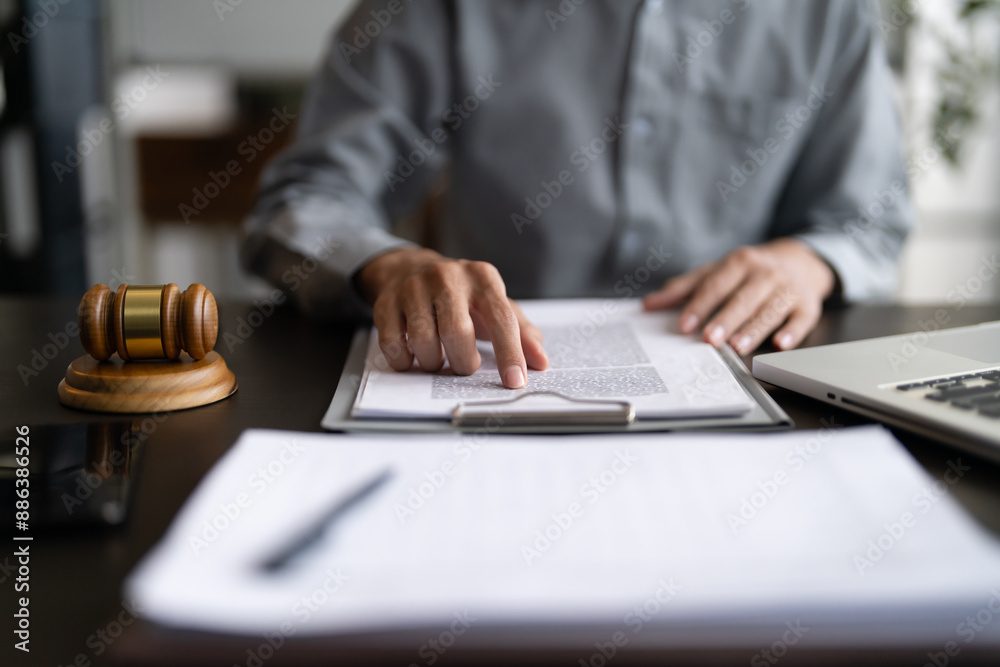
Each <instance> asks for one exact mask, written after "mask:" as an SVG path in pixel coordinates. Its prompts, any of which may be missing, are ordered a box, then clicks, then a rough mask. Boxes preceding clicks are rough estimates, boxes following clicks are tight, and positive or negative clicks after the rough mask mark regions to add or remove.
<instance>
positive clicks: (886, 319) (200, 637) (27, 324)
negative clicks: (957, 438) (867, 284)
mask: <svg viewBox="0 0 1000 667" xmlns="http://www.w3.org/2000/svg"><path fill="white" fill-rule="evenodd" d="M76 304H77V302H76V301H75V300H74V301H69V300H11V299H3V300H0V355H2V357H3V359H4V367H3V371H2V372H3V375H2V382H0V403H2V405H3V410H2V417H0V426H2V429H3V430H2V432H3V433H5V434H6V435H5V436H4V437H7V438H13V437H14V426H15V425H18V424H48V423H71V422H89V421H105V420H111V419H116V418H115V417H113V416H103V415H96V414H89V413H83V412H76V411H73V410H69V409H66V408H63V407H62V406H60V405H59V403H58V401H57V399H56V385H57V384H58V382H59V379H60V378H61V377H62V374H63V372H64V371H65V368H66V366H67V364H69V362H70V361H71V360H72V359H74V358H75V357H77V356H79V355H80V354H82V349H81V347H80V344H79V340H77V339H72V340H70V341H69V343H68V345H67V346H66V347H65V348H64V349H61V350H58V352H57V353H56V354H55V355H54V358H52V359H51V360H48V359H46V360H45V361H46V364H45V367H44V368H42V369H41V370H39V371H38V375H37V376H29V377H28V378H27V383H25V381H23V380H22V377H21V375H20V374H19V372H18V366H19V365H24V366H25V367H28V368H31V363H32V356H33V354H32V351H33V350H39V351H40V352H42V348H43V347H44V346H46V345H47V344H49V343H53V339H55V341H56V343H53V345H56V344H57V343H58V342H59V341H60V340H61V337H60V336H59V332H62V331H64V330H65V329H66V326H67V324H68V323H70V322H74V321H75V319H76ZM221 310H222V312H221V322H220V340H219V343H218V345H217V349H218V350H219V351H220V352H221V353H222V355H223V356H224V357H225V359H226V361H227V362H228V364H229V366H230V367H231V368H232V370H233V371H234V372H235V373H236V376H237V378H238V380H239V384H240V389H239V392H238V393H237V394H236V395H235V396H233V397H231V398H230V399H228V400H225V401H223V402H221V403H217V404H215V405H210V406H206V407H203V408H199V409H195V410H188V411H182V412H177V413H174V414H170V415H166V416H163V417H162V420H161V421H158V422H157V421H150V422H148V424H149V425H154V424H155V430H153V431H152V433H151V434H150V436H149V438H148V440H147V442H146V445H145V446H146V451H145V454H144V460H143V462H142V467H141V470H140V476H139V480H138V484H137V490H136V495H135V503H134V506H133V512H132V516H131V519H130V521H129V522H128V524H127V525H126V526H125V527H123V528H121V529H114V530H104V531H98V532H94V533H92V534H81V533H74V534H68V535H61V536H58V535H40V536H36V540H35V542H34V543H33V546H32V578H31V596H32V597H31V620H32V628H33V633H32V642H31V647H32V652H31V656H30V662H27V663H25V662H21V661H20V658H19V657H18V656H15V658H18V660H19V661H18V662H14V663H11V662H7V661H6V660H3V661H2V662H3V664H31V665H69V664H73V662H74V661H80V662H78V664H86V662H87V661H89V662H90V663H91V664H94V663H97V664H100V663H102V662H105V661H106V660H107V659H108V657H109V656H112V657H114V656H117V657H118V658H119V659H120V660H122V661H125V662H132V661H135V660H137V659H138V657H141V658H142V659H143V660H146V659H153V658H156V657H157V656H158V657H159V661H160V662H161V664H176V663H177V662H178V661H180V660H182V659H184V660H185V661H186V660H191V661H196V662H199V663H203V664H230V665H231V664H246V661H247V649H248V648H250V647H251V646H256V645H257V643H259V642H255V641H254V638H249V639H244V638H221V637H213V636H210V635H204V634H199V633H178V632H171V631H166V630H164V629H161V628H158V627H155V626H153V625H151V624H146V623H143V622H142V621H141V620H140V621H138V622H135V623H131V622H130V624H129V626H128V627H127V628H126V629H125V632H124V634H122V635H121V637H119V638H117V639H114V640H113V642H112V643H111V644H110V649H109V650H107V651H105V652H103V653H102V655H100V656H97V655H96V653H97V652H98V650H99V649H100V648H102V647H107V646H109V645H108V644H107V643H105V642H104V640H102V639H100V638H99V637H98V635H97V634H96V633H98V631H104V632H107V631H108V629H109V628H110V629H112V630H114V629H115V626H113V625H111V626H109V624H111V623H113V622H114V621H115V619H116V618H117V617H119V616H120V615H121V616H122V619H123V620H126V621H131V616H130V614H128V613H127V609H126V608H124V607H123V602H124V603H128V602H129V601H128V600H124V601H123V600H122V599H121V593H120V586H121V583H122V580H123V579H124V577H125V576H126V574H127V573H128V572H129V571H130V570H131V569H132V567H133V566H134V565H135V564H136V563H137V562H138V560H139V559H140V558H141V557H142V556H143V555H144V554H145V553H146V552H147V551H148V550H149V549H150V548H151V547H152V546H153V544H154V543H155V542H156V541H157V540H158V539H159V538H160V536H161V535H162V534H163V533H164V531H165V530H166V529H167V527H168V525H169V524H170V521H171V519H172V517H173V516H174V514H175V513H176V512H177V510H178V509H179V508H180V507H181V505H182V504H183V502H184V500H185V499H186V498H187V496H188V494H190V493H191V491H192V490H193V489H194V488H195V486H196V485H197V484H198V482H199V480H200V479H201V478H202V476H203V475H204V474H205V473H206V472H207V471H208V470H209V468H210V467H211V466H212V464H213V463H215V461H216V460H217V459H218V458H219V457H220V456H221V455H222V454H223V453H224V452H225V451H226V449H227V448H228V447H229V446H230V445H232V443H233V442H234V441H235V440H236V438H237V436H238V435H239V434H240V432H241V431H243V429H246V428H251V427H266V428H276V429H292V430H306V431H316V430H319V421H320V418H321V417H322V415H323V413H324V411H325V410H326V407H327V404H328V402H329V400H330V398H331V397H332V395H333V391H334V388H335V386H336V383H337V379H338V377H339V374H340V369H341V365H342V364H343V361H344V358H345V355H346V353H347V345H348V342H349V340H350V333H351V332H350V331H349V330H348V329H346V328H344V327H339V326H336V325H330V324H316V323H309V322H306V321H304V320H302V319H301V318H300V317H299V316H298V315H297V314H296V313H295V312H293V311H291V310H287V309H278V310H275V311H273V312H272V313H271V314H269V315H266V316H260V317H258V316H253V317H252V318H249V317H248V316H249V315H250V314H251V313H252V312H254V311H255V310H256V308H255V307H254V306H252V305H247V304H223V305H222V308H221ZM936 310H938V309H937V308H902V307H855V308H848V309H843V310H835V311H832V312H828V313H827V314H826V315H824V318H823V321H822V323H821V324H820V326H819V327H818V328H817V329H816V331H815V332H814V333H813V334H812V335H811V336H810V337H809V339H808V340H807V341H806V344H807V345H817V344H822V343H828V342H835V341H846V340H854V339H859V338H866V337H871V336H878V335H886V334H893V333H905V332H909V331H915V330H918V329H920V328H921V324H922V323H924V322H929V321H931V320H932V319H933V318H934V315H935V311H936ZM945 310H946V312H947V314H948V316H949V318H950V319H949V325H950V326H960V325H964V324H973V323H976V322H980V321H986V320H996V319H1000V305H995V306H988V307H980V306H977V307H972V306H967V307H965V308H962V309H959V310H956V309H954V308H951V309H948V308H946V309H945ZM241 323H245V324H243V326H241ZM253 324H258V325H259V326H253ZM50 334H52V336H51V337H50ZM226 334H229V335H226ZM55 350H56V348H55V347H49V348H48V349H47V350H45V352H47V353H49V355H50V356H52V353H53V352H54V351H55ZM43 358H44V357H43ZM36 365H38V366H41V363H40V362H39V361H38V360H36ZM771 391H772V393H773V395H774V396H775V398H776V399H777V401H778V402H779V403H780V404H781V405H782V407H784V408H785V410H787V411H788V413H789V414H790V415H791V416H792V417H793V418H794V419H795V421H796V424H797V426H798V427H799V428H812V427H818V426H819V420H820V419H821V418H826V419H830V418H831V417H832V418H833V419H834V420H835V421H836V423H843V424H858V423H864V421H865V420H863V419H861V418H858V417H855V416H853V415H851V414H850V413H846V412H843V411H841V410H838V409H836V408H834V407H831V406H827V405H825V404H822V403H819V402H817V401H813V400H811V399H807V398H804V397H801V396H797V395H795V394H792V393H790V392H787V391H783V390H779V389H773V388H772V389H771ZM118 419H120V417H118ZM137 419H138V420H140V421H141V419H142V418H141V417H139V418H137ZM898 435H899V436H900V438H901V439H902V440H903V441H904V443H906V445H907V447H908V448H909V449H910V451H911V452H913V454H914V455H915V456H916V458H917V459H918V460H919V461H920V462H921V463H922V464H923V465H924V466H925V467H926V468H927V469H928V471H930V473H931V474H933V475H935V476H940V474H941V473H942V472H943V471H944V469H945V467H946V465H947V464H946V462H947V460H948V459H949V458H951V459H954V458H955V457H956V456H961V457H962V458H963V461H971V460H973V459H972V457H971V456H969V455H966V454H962V453H957V452H956V451H955V450H952V449H949V448H947V447H944V446H940V445H936V444H934V443H930V442H927V441H924V440H921V439H919V438H915V437H912V436H909V435H907V434H905V433H899V434H898ZM974 463H975V464H974V465H973V467H972V471H971V472H970V473H969V474H968V475H967V477H966V478H965V479H963V481H962V484H960V485H957V486H955V487H954V489H953V492H954V496H955V497H956V498H958V500H959V501H960V502H961V503H962V504H963V505H965V507H966V508H968V510H969V511H970V512H971V513H972V514H973V515H974V516H975V517H976V518H977V519H978V520H979V521H980V522H981V523H983V524H984V525H986V526H988V527H989V529H990V530H992V531H994V532H996V533H997V534H998V535H1000V512H998V511H997V507H1000V467H998V466H995V465H993V464H990V463H987V462H985V461H975V462H974ZM5 511H6V510H5ZM7 520H8V518H7V517H5V518H4V521H7ZM4 542H5V543H4V548H3V550H2V551H0V554H2V556H3V558H4V559H5V560H2V561H0V566H6V567H9V564H10V560H9V559H10V553H11V549H10V548H9V544H10V543H9V541H8V540H5V541H4ZM6 567H3V568H0V589H2V590H3V604H4V608H3V618H4V619H6V620H5V621H4V622H3V630H4V633H3V634H4V636H6V637H8V638H9V637H10V634H9V632H10V625H9V623H10V619H11V616H10V614H11V613H13V609H12V605H13V598H14V597H15V596H14V593H13V587H12V583H13V578H14V576H15V575H13V574H12V573H11V572H10V571H9V570H8V569H6ZM123 612H125V613H124V614H123ZM256 639H258V640H259V639H260V638H259V637H258V638H256ZM10 643H11V642H10V641H9V639H8V640H4V647H3V653H0V655H8V653H7V651H11V653H13V651H12V649H11V648H10ZM419 643H420V642H418V643H417V644H414V646H418V645H419ZM168 648H169V649H170V650H167V649H168ZM413 656H414V653H413V651H409V652H408V653H407V654H405V655H403V654H393V653H391V652H389V653H386V654H384V655H380V656H375V657H376V658H384V659H388V660H396V661H397V662H399V661H403V660H407V661H410V660H412V659H413ZM362 657H364V656H360V655H352V656H351V657H350V662H356V661H357V660H358V659H360V658H362ZM452 657H454V656H452ZM479 657H481V656H479ZM539 657H542V656H539ZM553 657H555V656H553ZM563 657H565V656H563ZM674 657H675V658H677V657H680V658H682V661H684V662H687V661H690V660H691V659H694V658H707V659H710V660H713V661H714V660H722V661H739V662H744V661H746V660H748V659H749V654H747V653H746V652H745V651H741V652H739V653H735V654H734V653H731V652H730V653H727V652H725V651H724V650H720V652H718V653H713V654H711V655H708V654H698V655H689V654H686V655H683V656H674ZM847 657H849V656H847V655H843V654H841V655H837V656H831V657H830V659H832V660H835V661H838V662H839V661H842V660H844V659H845V658H847ZM877 657H878V659H880V660H881V659H883V658H884V659H887V660H888V659H889V658H890V657H892V658H898V659H899V660H893V662H900V661H902V664H923V662H924V661H925V660H926V655H925V654H924V653H922V652H919V651H914V652H911V653H908V654H905V655H897V656H877ZM961 657H962V664H969V663H970V662H971V661H972V660H973V659H975V658H976V657H977V656H976V655H974V654H973V653H972V651H963V653H962V656H961ZM979 657H984V656H979ZM331 658H332V656H331V655H330V654H329V653H327V652H324V647H323V644H322V642H320V641H315V640H312V641H301V642H299V643H297V644H290V645H289V646H287V647H285V648H283V649H282V651H281V653H280V655H278V656H276V657H275V658H274V659H273V660H270V661H268V662H266V663H264V664H266V665H268V666H269V667H270V666H271V665H275V664H288V663H290V662H307V661H309V660H310V659H314V660H318V661H319V662H321V663H324V664H326V663H329V662H330V661H331ZM789 658H790V659H789V660H785V661H784V662H783V664H790V663H791V658H792V656H789ZM986 658H987V659H992V660H993V661H994V662H1000V659H998V657H997V656H995V655H994V656H992V657H989V656H986ZM444 662H445V664H448V662H449V660H445V661H444ZM570 662H572V663H573V664H576V663H575V660H570ZM621 662H622V660H621V659H619V658H616V663H621ZM660 662H662V661H660ZM344 664H350V663H347V662H345V663H344Z"/></svg>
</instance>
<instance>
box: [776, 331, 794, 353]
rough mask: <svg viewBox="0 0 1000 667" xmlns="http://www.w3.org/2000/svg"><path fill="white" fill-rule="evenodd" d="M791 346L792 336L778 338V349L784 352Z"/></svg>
mask: <svg viewBox="0 0 1000 667" xmlns="http://www.w3.org/2000/svg"><path fill="white" fill-rule="evenodd" d="M791 346H792V334H790V333H786V334H781V336H780V337H779V338H778V347H780V348H781V349H782V350H787V349H788V348H790V347H791Z"/></svg>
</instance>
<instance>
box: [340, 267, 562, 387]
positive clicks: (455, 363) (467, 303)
mask: <svg viewBox="0 0 1000 667" xmlns="http://www.w3.org/2000/svg"><path fill="white" fill-rule="evenodd" d="M355 281H356V284H357V286H358V288H359V289H360V290H361V294H362V296H364V298H365V299H366V300H367V301H368V303H369V304H371V305H372V309H373V313H374V319H375V327H376V328H377V329H378V342H379V347H380V348H381V349H382V353H383V354H384V355H385V358H386V360H387V361H388V362H389V364H390V365H391V366H392V367H393V368H394V369H395V370H397V371H405V370H408V369H409V368H410V367H411V366H413V358H414V357H416V359H417V362H418V363H419V364H420V367H421V368H422V369H423V370H425V371H431V372H435V371H438V370H441V367H442V366H443V365H444V361H445V356H447V358H448V364H449V365H450V366H451V368H452V370H453V371H455V373H457V374H458V375H471V374H472V373H474V372H475V371H476V370H477V369H478V368H479V365H480V363H481V362H482V359H481V358H480V356H479V351H478V350H477V349H476V338H481V339H483V340H489V341H491V342H492V343H493V351H494V352H495V353H496V359H497V368H498V369H499V371H500V380H501V381H502V382H503V385H504V386H505V387H507V388H508V389H519V388H521V387H523V386H525V383H526V379H527V369H528V368H529V367H530V368H532V369H535V370H545V369H546V368H548V366H549V360H548V357H547V356H546V355H545V350H544V349H542V334H541V332H540V331H539V330H538V327H536V326H535V325H534V324H532V323H531V322H529V321H528V320H527V318H525V316H524V313H522V312H521V308H520V307H519V306H518V305H517V303H515V302H514V301H511V300H510V299H508V298H507V288H506V287H505V286H504V283H503V279H501V278H500V273H499V272H498V271H497V270H496V267H494V266H493V265H492V264H488V263H486V262H470V261H466V260H463V259H458V260H456V259H449V258H447V257H443V256H441V255H439V254H438V253H436V252H434V251H433V250H427V249H425V248H402V249H399V250H392V251H389V252H387V253H385V254H384V255H379V256H378V257H376V258H375V259H373V260H371V261H370V262H368V263H367V264H365V265H364V266H363V267H362V268H361V270H360V271H358V273H357V276H356V279H355ZM442 347H443V350H442Z"/></svg>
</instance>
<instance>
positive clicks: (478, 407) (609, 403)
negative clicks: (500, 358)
mask: <svg viewBox="0 0 1000 667" xmlns="http://www.w3.org/2000/svg"><path fill="white" fill-rule="evenodd" d="M528 396H555V397H557V398H561V399H563V400H564V401H569V402H570V403H576V404H584V405H591V406H594V408H593V409H591V410H586V411H584V410H569V411H567V410H554V409H539V410H525V411H523V412H507V411H503V410H500V411H498V410H495V409H491V408H496V407H498V406H500V407H504V406H510V405H513V404H514V403H517V402H518V401H520V400H521V399H523V398H527V397H528ZM598 406H603V407H602V408H599V407H598ZM634 421H635V408H634V407H633V406H632V404H631V403H629V402H628V401H616V400H600V399H590V398H573V397H572V396H565V395H563V394H560V393H559V392H556V391H528V392H525V393H523V394H521V395H520V396H515V397H514V398H509V399H503V400H499V401H472V402H466V401H460V402H459V403H458V405H456V406H455V410H454V412H452V418H451V423H452V425H453V426H455V427H456V428H477V427H483V426H490V427H492V426H498V427H499V428H500V429H503V428H504V427H522V428H523V427H537V426H567V425H571V426H628V425H629V424H631V423H632V422H634ZM488 422H489V423H488Z"/></svg>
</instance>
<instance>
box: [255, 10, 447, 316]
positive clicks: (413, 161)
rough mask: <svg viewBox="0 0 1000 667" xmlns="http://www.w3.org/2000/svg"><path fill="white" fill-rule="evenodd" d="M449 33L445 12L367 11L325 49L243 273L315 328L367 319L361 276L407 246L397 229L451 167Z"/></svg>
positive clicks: (266, 196) (263, 187) (261, 200)
mask: <svg viewBox="0 0 1000 667" xmlns="http://www.w3.org/2000/svg"><path fill="white" fill-rule="evenodd" d="M451 26H452V22H451V20H450V19H449V16H448V12H447V8H446V7H445V4H444V2H443V1H442V2H428V1H427V0H424V1H422V2H420V3H416V2H412V3H411V1H410V0H395V2H389V3H386V2H384V0H383V1H381V2H375V1H370V0H364V1H363V2H361V3H360V5H359V6H358V7H357V8H356V10H355V11H354V12H353V14H352V16H351V17H350V18H349V19H348V20H347V21H345V22H344V23H343V25H342V26H341V27H340V28H339V29H338V30H337V31H336V33H335V34H334V36H333V39H332V40H331V42H330V45H329V50H328V52H327V54H326V56H325V58H324V60H323V62H322V64H321V67H320V70H319V72H318V73H317V75H316V76H315V78H314V80H313V82H312V84H311V87H310V90H309V92H308V94H307V96H306V99H305V102H304V108H303V111H302V114H301V118H300V119H299V120H300V122H299V130H298V136H297V138H296V141H295V143H294V145H293V146H292V147H291V149H290V150H288V151H286V152H285V153H284V154H282V155H281V156H280V157H279V158H278V159H276V160H275V161H274V162H272V163H271V164H270V165H269V166H268V167H267V168H266V169H265V170H264V173H263V175H262V177H261V184H260V188H259V195H258V200H257V204H256V208H255V210H254V212H253V213H252V214H251V216H250V217H249V219H248V220H247V221H246V222H245V224H244V229H243V233H244V239H243V244H242V248H241V261H242V262H243V264H244V266H245V267H246V268H247V269H248V270H250V271H252V272H253V273H256V274H258V275H260V276H262V277H264V278H265V279H267V280H268V281H269V282H271V283H272V284H274V285H276V286H278V287H280V288H282V289H284V290H285V291H286V293H288V294H289V295H290V297H291V298H292V300H293V301H294V302H295V303H296V304H297V305H298V306H299V307H300V308H301V310H302V311H303V312H305V313H306V314H308V315H310V316H315V317H324V318H334V319H360V318H362V317H366V316H368V315H369V314H370V310H369V308H368V307H367V305H366V304H365V303H364V301H363V300H362V299H361V297H360V295H359V294H358V293H357V290H356V288H355V286H354V283H353V277H354V274H355V273H356V272H357V271H358V269H360V268H361V267H362V266H364V264H365V263H366V262H367V261H368V260H370V259H371V258H373V257H375V256H377V255H379V254H382V253H384V252H386V251H388V250H391V249H394V248H398V247H402V246H405V245H407V244H408V242H407V241H405V240H404V239H402V238H399V237H397V236H394V235H393V234H392V233H391V232H390V223H391V221H392V220H395V219H399V218H401V217H405V216H406V215H408V214H410V213H412V211H413V210H414V209H415V208H416V207H417V206H418V205H419V204H420V203H421V202H422V201H423V199H424V197H425V196H426V194H427V192H428V190H429V188H430V185H431V183H433V181H434V180H435V178H437V176H438V175H439V174H440V172H441V171H442V169H443V168H444V165H445V164H446V163H447V156H446V141H445V139H444V137H446V135H445V134H443V133H444V132H445V130H444V129H443V127H442V121H441V114H442V113H443V112H445V111H446V104H447V101H448V100H449V99H450V87H451V84H450V74H449V72H450V63H449V55H448V50H449V46H448V45H449V44H451V43H452V41H451V39H450V34H449V33H450V32H451V30H452V27H451Z"/></svg>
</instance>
